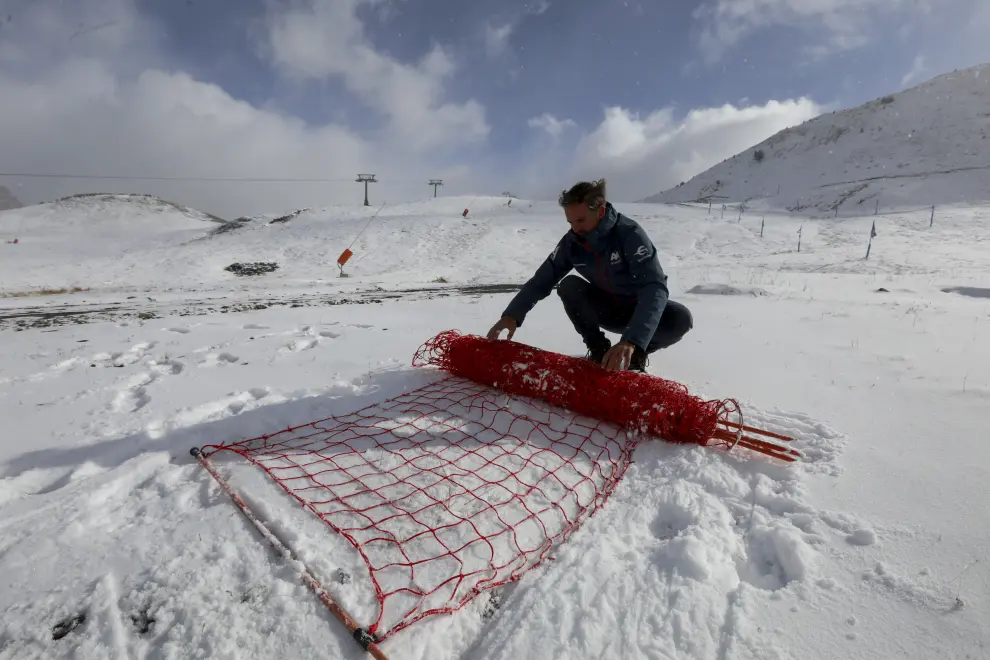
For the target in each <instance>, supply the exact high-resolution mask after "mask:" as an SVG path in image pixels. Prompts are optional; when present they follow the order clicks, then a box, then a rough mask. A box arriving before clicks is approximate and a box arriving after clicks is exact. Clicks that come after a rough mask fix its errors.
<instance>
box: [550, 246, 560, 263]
mask: <svg viewBox="0 0 990 660" xmlns="http://www.w3.org/2000/svg"><path fill="white" fill-rule="evenodd" d="M558 252H560V246H559V245H558V246H557V247H555V248H554V249H553V252H551V253H550V261H553V260H555V259H556V258H557V253H558Z"/></svg>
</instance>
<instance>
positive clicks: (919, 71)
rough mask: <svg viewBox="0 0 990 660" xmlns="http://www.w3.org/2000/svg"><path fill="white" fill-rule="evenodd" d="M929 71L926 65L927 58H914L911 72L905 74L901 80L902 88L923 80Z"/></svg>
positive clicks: (919, 56) (922, 56) (921, 56)
mask: <svg viewBox="0 0 990 660" xmlns="http://www.w3.org/2000/svg"><path fill="white" fill-rule="evenodd" d="M927 71H928V66H927V65H926V64H925V56H924V55H918V56H916V57H915V58H914V63H913V64H912V65H911V70H910V71H908V72H907V73H906V74H904V77H903V78H901V87H907V86H908V85H910V84H911V83H913V82H917V81H919V80H921V76H922V75H924V74H925V73H926V72H927Z"/></svg>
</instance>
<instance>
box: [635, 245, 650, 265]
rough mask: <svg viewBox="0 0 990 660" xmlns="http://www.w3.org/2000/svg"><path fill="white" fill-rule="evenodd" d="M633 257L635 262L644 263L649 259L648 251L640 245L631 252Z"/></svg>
mask: <svg viewBox="0 0 990 660" xmlns="http://www.w3.org/2000/svg"><path fill="white" fill-rule="evenodd" d="M633 255H635V257H636V260H637V261H646V260H647V259H649V258H650V251H649V250H648V249H647V247H646V246H645V245H640V246H639V247H638V248H636V251H635V252H633Z"/></svg>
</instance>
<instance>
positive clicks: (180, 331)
mask: <svg viewBox="0 0 990 660" xmlns="http://www.w3.org/2000/svg"><path fill="white" fill-rule="evenodd" d="M165 332H174V333H177V334H180V335H188V334H189V333H190V332H192V331H191V330H190V329H189V328H165Z"/></svg>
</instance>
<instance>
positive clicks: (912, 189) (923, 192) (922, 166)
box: [644, 64, 990, 215]
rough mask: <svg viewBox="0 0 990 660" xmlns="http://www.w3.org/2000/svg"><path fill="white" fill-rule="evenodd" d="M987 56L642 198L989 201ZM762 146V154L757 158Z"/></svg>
mask: <svg viewBox="0 0 990 660" xmlns="http://www.w3.org/2000/svg"><path fill="white" fill-rule="evenodd" d="M988 150H990V64H985V65H981V66H976V67H972V68H969V69H965V70H961V71H956V72H953V73H947V74H944V75H941V76H937V77H935V78H932V79H931V80H928V81H927V82H924V83H922V84H920V85H917V86H915V87H913V88H910V89H907V90H905V91H902V92H900V93H898V94H893V95H890V96H884V97H882V98H878V99H876V100H874V101H871V102H869V103H866V104H863V105H861V106H859V107H856V108H852V109H849V110H844V111H840V112H833V113H829V114H826V115H821V116H819V117H816V118H814V119H811V120H809V121H807V122H804V123H803V124H801V125H799V126H794V127H791V128H788V129H785V130H783V131H780V132H779V133H777V134H775V135H773V136H772V137H770V138H769V139H767V140H765V141H763V142H761V143H760V144H757V145H755V146H753V147H752V148H750V149H747V150H746V151H743V152H742V153H740V154H737V155H735V156H733V157H732V158H729V159H727V160H725V161H723V162H721V163H719V164H718V165H716V166H714V167H712V168H711V169H709V170H707V171H705V172H703V173H701V174H699V175H697V176H695V177H694V178H692V179H691V180H690V181H687V182H685V183H684V184H683V185H680V186H677V187H676V188H673V189H670V190H667V191H664V192H662V193H660V194H657V195H653V196H651V197H649V198H647V199H646V200H644V201H646V202H661V203H672V202H673V203H677V202H692V201H708V200H709V199H711V200H712V201H714V202H715V203H737V202H746V201H751V200H758V203H759V204H760V205H764V206H766V207H769V208H787V209H790V210H813V211H818V212H822V213H827V212H829V211H833V210H834V209H835V207H836V206H838V207H839V209H840V214H845V215H848V214H851V213H855V212H856V209H858V210H860V211H863V212H865V211H867V210H868V211H869V212H872V211H873V210H874V209H875V205H876V203H877V200H879V204H880V207H881V208H888V209H890V208H893V207H903V206H908V207H912V206H928V205H932V204H956V203H964V202H974V201H978V200H990V160H988V159H987V153H988ZM760 154H762V158H761V157H760Z"/></svg>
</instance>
